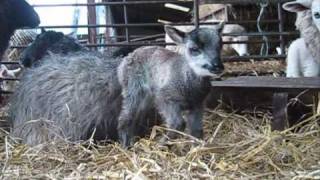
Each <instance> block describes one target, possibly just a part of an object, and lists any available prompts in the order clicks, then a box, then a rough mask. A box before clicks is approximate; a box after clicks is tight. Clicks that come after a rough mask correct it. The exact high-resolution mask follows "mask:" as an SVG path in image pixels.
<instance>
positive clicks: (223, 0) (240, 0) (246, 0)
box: [33, 0, 291, 7]
mask: <svg viewBox="0 0 320 180" xmlns="http://www.w3.org/2000/svg"><path fill="white" fill-rule="evenodd" d="M289 1H291V0H267V2H269V3H271V4H277V3H279V2H280V3H285V2H289ZM260 2H266V0H204V3H206V4H256V3H260ZM164 3H176V4H190V3H192V0H186V1H179V0H162V1H160V0H159V1H154V0H144V1H127V2H125V3H124V2H121V1H120V2H100V3H65V4H61V3H59V4H36V5H33V7H63V6H107V5H108V6H116V5H143V4H164Z"/></svg>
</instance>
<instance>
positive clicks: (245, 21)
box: [23, 20, 279, 29]
mask: <svg viewBox="0 0 320 180" xmlns="http://www.w3.org/2000/svg"><path fill="white" fill-rule="evenodd" d="M256 22H257V21H256V20H244V21H229V22H226V24H255V23H256ZM261 22H262V23H279V20H264V21H261ZM214 24H217V23H212V22H211V23H203V22H200V23H199V25H214ZM168 25H173V26H185V25H194V23H188V22H185V23H168ZM157 26H164V24H162V23H128V24H92V25H52V26H50V25H49V26H39V27H37V28H38V29H41V28H45V29H53V28H55V29H56V28H88V27H91V28H98V27H100V28H108V27H157ZM23 29H34V28H23Z"/></svg>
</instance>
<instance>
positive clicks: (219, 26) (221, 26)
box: [215, 21, 226, 33]
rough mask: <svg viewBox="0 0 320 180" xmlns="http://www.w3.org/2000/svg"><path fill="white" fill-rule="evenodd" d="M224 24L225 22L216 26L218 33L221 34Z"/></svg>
mask: <svg viewBox="0 0 320 180" xmlns="http://www.w3.org/2000/svg"><path fill="white" fill-rule="evenodd" d="M225 23H226V22H225V21H221V22H220V23H219V24H218V25H216V26H215V28H216V29H217V31H218V32H219V33H222V31H223V28H224V25H225Z"/></svg>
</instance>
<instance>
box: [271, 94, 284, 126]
mask: <svg viewBox="0 0 320 180" xmlns="http://www.w3.org/2000/svg"><path fill="white" fill-rule="evenodd" d="M272 104H273V105H272V114H273V121H272V125H271V127H272V130H279V131H281V130H284V129H285V128H286V127H287V125H288V115H287V105H288V93H274V94H273V102H272Z"/></svg>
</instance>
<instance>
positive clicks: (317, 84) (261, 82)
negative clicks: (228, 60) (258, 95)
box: [211, 76, 320, 90]
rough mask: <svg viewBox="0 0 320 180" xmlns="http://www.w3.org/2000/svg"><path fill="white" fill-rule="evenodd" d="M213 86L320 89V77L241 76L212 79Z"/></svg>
mask: <svg viewBox="0 0 320 180" xmlns="http://www.w3.org/2000/svg"><path fill="white" fill-rule="evenodd" d="M211 85H212V86H213V87H221V88H257V89H258V88H262V89H296V90H299V89H301V90H304V89H310V90H320V77H310V78H307V77H303V78H285V77H277V78H275V77H253V76H251V77H250V76H243V77H236V78H229V79H227V80H224V81H212V82H211Z"/></svg>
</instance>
